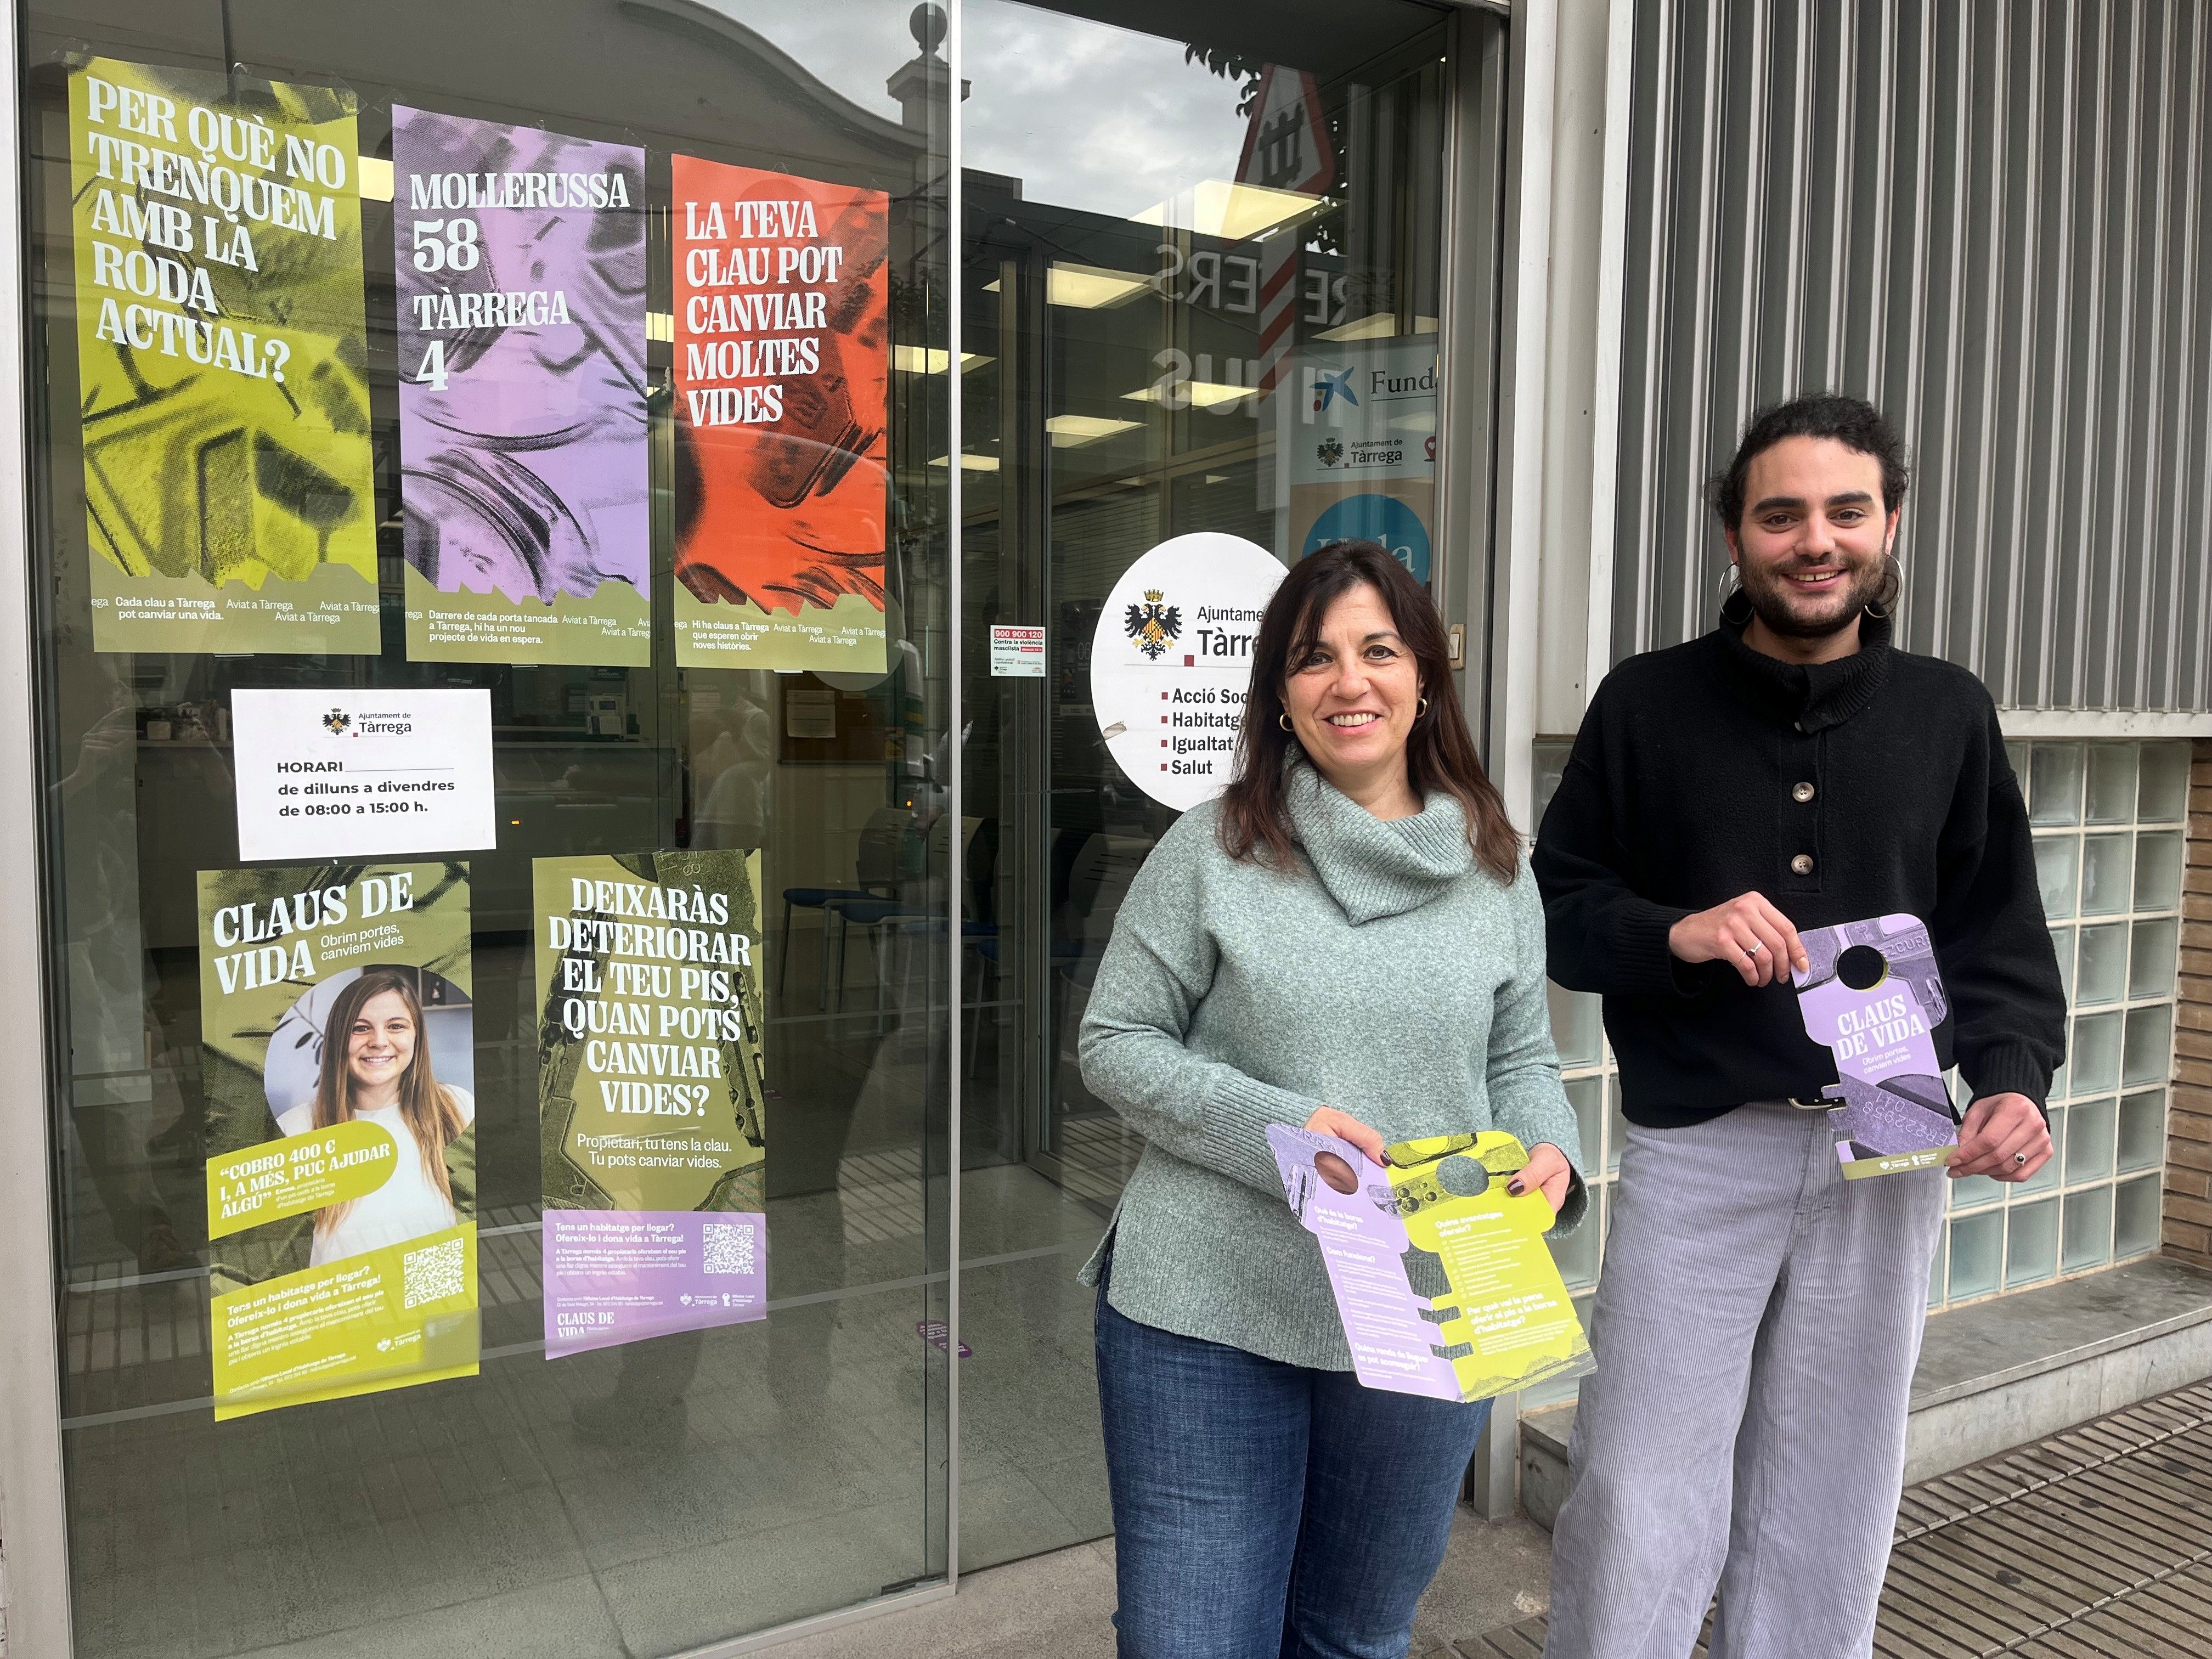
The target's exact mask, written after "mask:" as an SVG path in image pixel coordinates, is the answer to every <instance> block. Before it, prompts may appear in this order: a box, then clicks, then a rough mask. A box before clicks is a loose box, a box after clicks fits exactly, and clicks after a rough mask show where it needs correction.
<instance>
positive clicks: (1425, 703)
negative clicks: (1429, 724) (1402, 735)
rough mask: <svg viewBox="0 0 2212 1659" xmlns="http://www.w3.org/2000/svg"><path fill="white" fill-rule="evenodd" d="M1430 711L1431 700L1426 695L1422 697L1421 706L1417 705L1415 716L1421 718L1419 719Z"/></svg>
mask: <svg viewBox="0 0 2212 1659" xmlns="http://www.w3.org/2000/svg"><path fill="white" fill-rule="evenodd" d="M1428 712H1429V700H1428V699H1427V698H1426V697H1423V698H1422V699H1421V701H1420V704H1419V707H1417V708H1415V709H1414V710H1413V718H1414V719H1415V720H1419V719H1420V718H1421V716H1422V715H1424V714H1427V713H1428Z"/></svg>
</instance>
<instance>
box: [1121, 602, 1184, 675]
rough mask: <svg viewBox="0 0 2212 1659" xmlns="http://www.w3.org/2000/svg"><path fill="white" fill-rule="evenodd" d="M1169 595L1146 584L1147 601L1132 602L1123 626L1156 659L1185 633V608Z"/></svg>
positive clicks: (1142, 649) (1139, 646) (1147, 653)
mask: <svg viewBox="0 0 2212 1659" xmlns="http://www.w3.org/2000/svg"><path fill="white" fill-rule="evenodd" d="M1166 599H1167V594H1166V592H1164V590H1162V589H1160V588H1157V587H1148V588H1146V590H1145V601H1144V603H1143V604H1142V605H1131V606H1130V607H1129V611H1128V615H1127V617H1124V618H1123V619H1122V623H1121V626H1122V630H1123V631H1124V632H1125V633H1127V635H1128V636H1129V637H1130V638H1131V639H1132V640H1133V641H1136V646H1137V649H1138V650H1139V651H1141V652H1143V653H1145V655H1146V657H1148V658H1150V659H1152V661H1154V662H1158V660H1159V659H1161V657H1163V656H1164V655H1165V654H1166V653H1167V648H1168V647H1170V646H1171V645H1173V644H1174V643H1175V642H1176V640H1177V639H1178V638H1179V637H1181V635H1182V610H1181V608H1180V607H1178V606H1176V605H1169V604H1167V603H1166V602H1165V601H1166Z"/></svg>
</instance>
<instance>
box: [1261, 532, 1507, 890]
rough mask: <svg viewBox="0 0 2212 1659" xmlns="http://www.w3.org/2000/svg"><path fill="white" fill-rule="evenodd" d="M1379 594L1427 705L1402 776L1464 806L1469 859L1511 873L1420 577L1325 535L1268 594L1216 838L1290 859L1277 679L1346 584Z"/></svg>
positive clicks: (1286, 863)
mask: <svg viewBox="0 0 2212 1659" xmlns="http://www.w3.org/2000/svg"><path fill="white" fill-rule="evenodd" d="M1359 586H1368V587H1372V588H1373V589H1375V591H1376V592H1378V593H1380V594H1381V595H1382V596H1383V605H1384V607H1385V608H1386V609H1387V610H1388V611H1389V612H1390V620H1391V622H1392V623H1393V624H1394V625H1395V627H1396V629H1397V631H1398V637H1399V638H1400V639H1401V640H1403V641H1405V643H1406V649H1407V651H1408V652H1410V653H1412V655H1413V664H1414V666H1415V668H1416V670H1417V671H1419V675H1420V684H1421V694H1422V696H1425V697H1426V698H1427V699H1428V708H1427V709H1426V710H1425V712H1424V713H1422V714H1419V715H1417V716H1416V717H1415V719H1414V720H1413V731H1412V732H1411V733H1410V734H1409V735H1408V736H1407V739H1406V775H1407V781H1409V782H1410V783H1411V784H1412V785H1413V793H1415V794H1416V795H1418V796H1419V797H1421V799H1424V800H1425V799H1428V797H1430V796H1431V795H1434V794H1437V793H1444V794H1448V795H1450V796H1452V797H1454V798H1455V799H1457V800H1458V802H1459V804H1460V805H1461V806H1462V807H1463V808H1465V809H1466V812H1467V839H1468V845H1469V846H1471V847H1473V848H1474V855H1475V858H1476V859H1477V860H1479V861H1480V863H1481V864H1482V866H1483V867H1484V868H1486V869H1487V870H1488V871H1489V872H1491V873H1492V875H1494V876H1496V877H1497V878H1498V879H1499V880H1500V881H1503V882H1505V883H1508V884H1510V883H1511V882H1512V880H1513V876H1514V872H1515V871H1516V869H1517V868H1518V866H1519V860H1520V855H1521V842H1520V837H1518V836H1516V835H1515V834H1514V833H1513V825H1512V824H1511V823H1510V822H1509V821H1508V820H1507V818H1506V817H1505V802H1504V799H1502V798H1500V796H1499V795H1498V789H1497V787H1496V786H1495V785H1493V784H1492V782H1491V781H1490V778H1489V775H1488V774H1486V772H1484V771H1483V769H1482V760H1481V757H1480V756H1478V755H1477V754H1476V753H1475V752H1474V734H1473V733H1471V732H1469V731H1468V729H1467V716H1466V714H1464V713H1462V711H1461V708H1460V706H1459V698H1458V697H1457V696H1455V695H1454V693H1453V690H1452V668H1451V650H1450V647H1449V645H1448V644H1447V643H1446V642H1445V640H1444V629H1443V623H1442V622H1440V621H1439V620H1437V610H1436V606H1435V605H1432V604H1431V603H1430V601H1429V596H1428V593H1427V592H1426V591H1425V590H1424V589H1423V587H1422V586H1421V585H1420V583H1419V582H1417V581H1415V580H1413V574H1412V573H1411V572H1409V571H1408V570H1407V568H1406V567H1405V566H1403V565H1401V564H1400V563H1399V562H1398V561H1397V560H1395V559H1394V558H1392V557H1391V556H1390V555H1389V552H1388V551H1387V550H1385V549H1384V548H1383V546H1382V545H1381V544H1379V543H1376V542H1370V541H1341V542H1330V543H1329V544H1328V545H1326V546H1324V547H1322V548H1319V549H1317V550H1316V551H1314V552H1313V553H1311V554H1310V555H1308V556H1306V557H1305V558H1303V559H1301V560H1299V561H1298V562H1297V563H1296V564H1294V565H1292V566H1291V569H1290V574H1288V575H1286V576H1285V577H1284V578H1283V582H1282V586H1279V587H1278V588H1277V589H1276V590H1275V596H1274V598H1273V599H1270V600H1268V601H1267V614H1266V615H1265V616H1263V617H1261V619H1260V632H1259V634H1258V635H1257V636H1256V637H1255V639H1254V641H1253V642H1252V689H1251V691H1250V694H1249V696H1246V698H1245V700H1244V723H1243V727H1242V728H1241V729H1240V730H1239V731H1238V732H1237V776H1236V779H1235V781H1233V782H1231V784H1230V786H1229V788H1228V790H1227V792H1226V793H1224V795H1223V796H1222V798H1221V844H1222V847H1223V848H1225V850H1226V851H1227V852H1228V854H1229V855H1230V856H1231V858H1237V859H1249V858H1253V857H1255V855H1258V856H1260V857H1261V859H1262V860H1263V861H1264V862H1266V863H1268V864H1272V865H1273V866H1276V867H1277V868H1278V869H1289V868H1291V866H1292V865H1293V864H1294V863H1295V862H1296V860H1295V856H1294V854H1293V852H1292V841H1291V820H1290V814H1289V812H1288V811H1286V810H1285V790H1286V787H1287V784H1288V779H1287V778H1286V777H1285V762H1286V761H1287V759H1288V758H1289V756H1290V753H1291V749H1292V747H1293V746H1294V745H1295V744H1297V738H1294V737H1292V736H1291V733H1290V732H1286V731H1285V730H1284V729H1283V726H1282V720H1281V717H1282V716H1283V715H1284V714H1285V713H1287V712H1288V711H1287V710H1286V709H1285V708H1284V706H1283V687H1284V686H1285V684H1287V683H1288V681H1289V679H1290V675H1291V665H1292V664H1294V663H1299V662H1303V661H1304V660H1305V659H1306V658H1307V656H1308V655H1310V653H1312V651H1313V650H1314V648H1315V647H1316V645H1318V644H1319V643H1320V640H1321V629H1322V622H1323V620H1324V619H1325V618H1326V617H1328V610H1329V607H1330V606H1331V605H1334V604H1335V603H1336V601H1337V600H1338V599H1341V598H1343V597H1344V595H1346V593H1349V592H1352V589H1354V588H1356V587H1359Z"/></svg>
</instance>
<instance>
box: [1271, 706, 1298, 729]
mask: <svg viewBox="0 0 2212 1659" xmlns="http://www.w3.org/2000/svg"><path fill="white" fill-rule="evenodd" d="M1275 724H1276V725H1278V726H1281V727H1282V728H1283V730H1284V731H1285V732H1294V731H1296V730H1297V727H1296V726H1292V725H1291V712H1290V710H1289V709H1287V708H1286V709H1285V710H1284V711H1283V712H1282V713H1281V714H1278V715H1276V716H1275Z"/></svg>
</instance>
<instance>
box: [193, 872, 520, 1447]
mask: <svg viewBox="0 0 2212 1659" xmlns="http://www.w3.org/2000/svg"><path fill="white" fill-rule="evenodd" d="M199 948H200V1016H201V1027H202V1042H203V1049H204V1067H205V1073H206V1085H205V1086H206V1098H207V1111H208V1141H207V1144H208V1159H207V1205H208V1237H209V1239H210V1241H211V1249H210V1274H211V1278H212V1279H213V1285H212V1290H213V1293H214V1299H213V1303H212V1306H211V1310H210V1327H211V1328H210V1337H209V1346H210V1353H211V1354H212V1356H213V1358H214V1366H215V1400H216V1407H215V1414H216V1421H218V1422H222V1421H224V1420H226V1419H230V1418H234V1417H244V1416H247V1415H250V1414H252V1413H255V1412H263V1411H269V1410H271V1409H274V1408H275V1407H280V1406H296V1405H302V1404H305V1403H306V1402H307V1401H313V1400H336V1399H342V1398H343V1397H345V1396H347V1395H356V1394H368V1393H373V1392H374V1391H376V1390H378V1389H394V1388H404V1387H407V1386H409V1385H410V1384H413V1383H428V1382H434V1381H435V1380H437V1379H438V1378H441V1377H447V1376H473V1375H474V1374H475V1372H476V1370H477V1352H478V1334H477V1267H476V1253H477V1230H476V1165H477V1159H476V1042H475V1034H474V1018H473V1010H472V1007H471V986H472V975H471V969H470V940H469V867H468V866H467V865H465V864H460V863H448V862H442V861H437V862H422V863H411V864H410V863H392V864H339V863H333V864H322V865H293V866H284V867H280V868H274V869H270V868H261V869H248V870H204V871H202V872H200V889H199Z"/></svg>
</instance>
